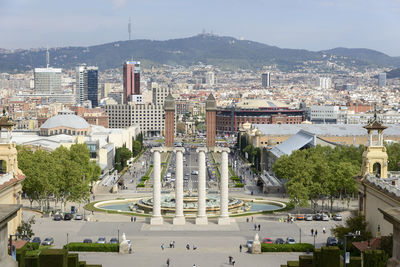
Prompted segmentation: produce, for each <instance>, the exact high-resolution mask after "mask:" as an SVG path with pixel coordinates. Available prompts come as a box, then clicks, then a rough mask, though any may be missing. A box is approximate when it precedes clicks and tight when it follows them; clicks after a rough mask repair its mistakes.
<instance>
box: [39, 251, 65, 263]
mask: <svg viewBox="0 0 400 267" xmlns="http://www.w3.org/2000/svg"><path fill="white" fill-rule="evenodd" d="M67 254H68V252H67V250H66V249H45V250H43V251H42V252H41V253H40V255H39V262H40V267H55V266H57V267H68V261H67Z"/></svg>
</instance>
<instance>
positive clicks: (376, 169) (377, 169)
mask: <svg viewBox="0 0 400 267" xmlns="http://www.w3.org/2000/svg"><path fill="white" fill-rule="evenodd" d="M373 173H374V175H375V176H376V177H378V178H381V164H380V163H378V162H375V163H374V166H373Z"/></svg>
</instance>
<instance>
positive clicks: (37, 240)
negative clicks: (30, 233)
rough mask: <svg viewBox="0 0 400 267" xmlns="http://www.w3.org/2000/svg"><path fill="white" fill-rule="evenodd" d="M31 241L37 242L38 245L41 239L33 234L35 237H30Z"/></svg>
mask: <svg viewBox="0 0 400 267" xmlns="http://www.w3.org/2000/svg"><path fill="white" fill-rule="evenodd" d="M32 243H38V244H39V245H40V243H42V241H41V240H40V237H37V236H35V237H34V238H33V239H32Z"/></svg>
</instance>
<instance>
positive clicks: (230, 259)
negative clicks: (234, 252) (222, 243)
mask: <svg viewBox="0 0 400 267" xmlns="http://www.w3.org/2000/svg"><path fill="white" fill-rule="evenodd" d="M228 258H229V264H232V260H233V257H232V256H229V257H228Z"/></svg>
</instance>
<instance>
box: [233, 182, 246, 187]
mask: <svg viewBox="0 0 400 267" xmlns="http://www.w3.org/2000/svg"><path fill="white" fill-rule="evenodd" d="M235 187H244V184H243V183H236V184H235Z"/></svg>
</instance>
